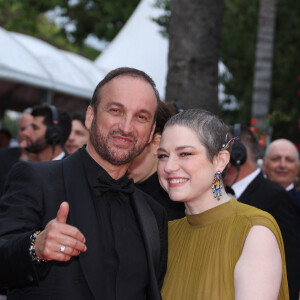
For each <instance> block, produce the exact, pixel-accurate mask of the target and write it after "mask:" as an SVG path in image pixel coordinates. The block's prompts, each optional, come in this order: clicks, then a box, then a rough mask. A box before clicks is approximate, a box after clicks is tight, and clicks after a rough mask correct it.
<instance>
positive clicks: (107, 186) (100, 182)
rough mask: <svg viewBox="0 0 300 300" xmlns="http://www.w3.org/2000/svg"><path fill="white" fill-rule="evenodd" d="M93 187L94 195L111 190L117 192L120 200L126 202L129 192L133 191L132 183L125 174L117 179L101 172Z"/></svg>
mask: <svg viewBox="0 0 300 300" xmlns="http://www.w3.org/2000/svg"><path fill="white" fill-rule="evenodd" d="M93 188H94V191H95V194H96V196H101V195H102V194H103V193H105V192H108V191H112V192H116V193H118V194H119V196H120V198H121V199H122V200H124V201H126V202H128V199H129V196H130V194H132V193H133V192H134V183H133V180H132V179H128V178H127V176H126V175H125V176H124V177H122V178H120V179H118V180H114V179H112V178H111V177H110V176H109V175H108V174H107V173H104V172H101V173H100V174H99V176H98V178H97V183H96V184H95V185H94V186H93Z"/></svg>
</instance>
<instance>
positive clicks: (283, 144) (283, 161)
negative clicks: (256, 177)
mask: <svg viewBox="0 0 300 300" xmlns="http://www.w3.org/2000/svg"><path fill="white" fill-rule="evenodd" d="M298 168H299V153H298V150H297V148H296V146H295V145H294V144H293V143H292V142H291V141H289V140H287V139H278V140H274V141H273V142H272V143H270V145H269V146H268V148H267V149H266V152H265V156H264V160H263V171H264V173H265V174H266V176H267V177H268V179H270V180H272V181H274V182H277V183H278V184H280V185H281V186H282V187H283V188H284V189H286V190H287V191H292V190H295V182H296V177H297V173H298Z"/></svg>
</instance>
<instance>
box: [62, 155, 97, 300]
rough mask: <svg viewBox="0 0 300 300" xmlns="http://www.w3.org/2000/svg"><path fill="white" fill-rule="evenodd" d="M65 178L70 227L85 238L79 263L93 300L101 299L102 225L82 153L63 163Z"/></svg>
mask: <svg viewBox="0 0 300 300" xmlns="http://www.w3.org/2000/svg"><path fill="white" fill-rule="evenodd" d="M63 176H64V181H65V190H66V198H67V201H68V202H69V204H70V213H69V217H70V221H71V224H72V225H73V226H75V227H77V228H78V229H79V230H80V231H81V232H82V234H83V235H84V236H85V238H86V245H87V251H86V253H81V254H80V255H79V261H80V264H81V267H82V270H83V273H84V275H85V278H86V280H87V283H88V285H89V287H90V290H91V291H92V293H93V294H94V297H95V298H96V299H101V290H100V285H99V278H100V275H99V276H98V272H99V271H100V270H101V263H100V256H99V253H100V251H99V249H100V239H99V236H100V232H99V230H98V228H99V224H98V221H97V215H96V209H95V207H94V204H93V201H92V199H93V198H92V197H91V195H90V190H89V185H88V182H87V179H86V176H85V172H84V168H83V165H82V160H81V155H80V153H79V151H77V152H76V153H74V154H73V155H71V156H69V157H68V158H66V159H64V160H63Z"/></svg>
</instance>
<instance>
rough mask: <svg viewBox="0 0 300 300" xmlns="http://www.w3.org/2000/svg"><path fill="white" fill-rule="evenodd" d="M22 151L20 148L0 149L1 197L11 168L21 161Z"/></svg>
mask: <svg viewBox="0 0 300 300" xmlns="http://www.w3.org/2000/svg"><path fill="white" fill-rule="evenodd" d="M20 156H21V149H20V148H18V147H13V148H3V149H0V165H1V167H0V197H1V195H2V194H3V188H4V183H5V180H6V178H7V175H8V172H9V170H10V169H11V167H12V166H13V165H14V164H15V163H16V162H18V161H19V159H20Z"/></svg>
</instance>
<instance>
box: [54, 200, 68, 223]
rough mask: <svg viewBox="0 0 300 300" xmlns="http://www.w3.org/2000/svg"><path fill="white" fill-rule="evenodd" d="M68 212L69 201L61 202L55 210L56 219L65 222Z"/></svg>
mask: <svg viewBox="0 0 300 300" xmlns="http://www.w3.org/2000/svg"><path fill="white" fill-rule="evenodd" d="M68 214H69V203H68V202H63V203H62V204H61V205H60V207H59V209H58V212H57V215H56V220H57V221H58V222H61V223H65V224H66V223H67V218H68Z"/></svg>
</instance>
